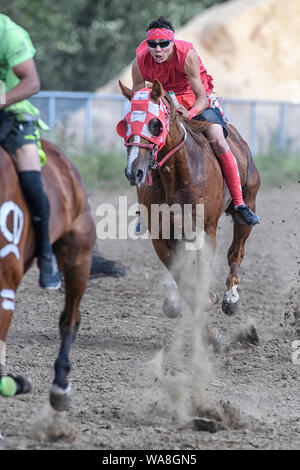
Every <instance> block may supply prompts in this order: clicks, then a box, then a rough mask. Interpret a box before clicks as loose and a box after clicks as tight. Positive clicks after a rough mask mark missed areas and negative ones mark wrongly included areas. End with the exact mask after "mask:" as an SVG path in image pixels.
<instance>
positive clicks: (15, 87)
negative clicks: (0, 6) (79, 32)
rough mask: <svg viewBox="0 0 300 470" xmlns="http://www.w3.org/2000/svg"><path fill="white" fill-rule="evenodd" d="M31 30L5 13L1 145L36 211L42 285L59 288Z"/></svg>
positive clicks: (0, 51) (0, 56) (0, 30)
mask: <svg viewBox="0 0 300 470" xmlns="http://www.w3.org/2000/svg"><path fill="white" fill-rule="evenodd" d="M34 55H35V48H34V46H33V44H32V41H31V39H30V36H29V34H28V33H27V32H26V31H25V30H24V29H23V28H22V27H21V26H19V25H17V24H16V23H14V22H13V21H12V20H11V19H10V18H9V17H8V16H6V15H2V14H0V80H1V82H0V85H1V86H0V90H1V88H2V90H3V89H4V92H3V91H2V93H1V91H0V145H1V146H2V147H3V148H4V149H5V150H6V151H7V152H8V153H9V154H10V155H11V157H12V158H13V160H14V162H15V165H16V169H17V172H18V176H19V181H20V186H21V188H22V191H23V194H24V197H25V199H26V202H27V204H28V207H29V209H30V213H31V219H32V224H33V227H34V231H35V238H36V255H37V258H38V266H39V268H40V280H39V281H40V285H41V287H43V288H46V289H58V288H59V287H60V284H61V280H60V275H59V270H58V266H57V260H56V257H55V255H54V253H53V251H52V247H51V244H50V240H49V216H50V206H49V201H48V197H47V195H46V193H45V191H44V189H43V184H42V179H41V167H42V165H43V164H44V163H45V157H46V156H45V154H44V152H43V150H42V148H41V144H40V136H39V129H38V127H41V126H42V127H43V123H42V121H41V119H40V118H39V110H38V109H37V108H35V107H34V106H33V105H32V104H31V103H30V102H29V101H28V100H27V99H28V98H29V97H30V96H32V95H33V94H35V93H37V92H38V91H39V90H40V80H39V76H38V73H37V70H36V66H35V62H34Z"/></svg>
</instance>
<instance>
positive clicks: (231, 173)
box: [218, 149, 260, 226]
mask: <svg viewBox="0 0 300 470" xmlns="http://www.w3.org/2000/svg"><path fill="white" fill-rule="evenodd" d="M218 160H219V162H220V165H221V168H222V172H223V175H224V178H225V181H226V183H227V186H228V189H229V191H230V194H231V197H232V202H233V205H234V209H235V211H236V212H237V213H238V214H239V215H240V216H241V217H242V219H243V221H244V222H245V223H246V224H247V225H249V226H253V225H255V224H259V223H260V218H259V217H258V215H256V214H255V213H254V212H252V211H251V209H250V208H249V207H248V206H247V205H246V204H245V202H244V199H243V194H242V188H241V180H240V174H239V169H238V166H237V162H236V159H235V157H234V155H233V153H232V152H231V150H230V149H229V150H228V151H227V152H226V153H224V154H223V155H220V156H218Z"/></svg>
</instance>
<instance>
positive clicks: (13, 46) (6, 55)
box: [0, 14, 39, 121]
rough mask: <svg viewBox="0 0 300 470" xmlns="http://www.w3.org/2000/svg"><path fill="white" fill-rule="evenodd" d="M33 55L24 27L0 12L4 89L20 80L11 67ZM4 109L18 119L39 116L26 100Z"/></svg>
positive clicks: (0, 66)
mask: <svg viewBox="0 0 300 470" xmlns="http://www.w3.org/2000/svg"><path fill="white" fill-rule="evenodd" d="M34 55H35V48H34V46H33V44H32V42H31V39H30V36H29V34H28V33H27V32H26V31H25V29H23V28H21V26H19V25H17V24H16V23H14V22H13V21H12V20H11V19H10V18H9V17H8V16H6V15H2V14H0V80H2V81H3V82H4V83H5V87H6V91H9V90H11V89H12V88H14V87H15V86H16V85H18V83H19V82H20V79H19V78H18V77H17V76H16V74H15V73H14V71H13V67H15V66H16V65H19V64H22V63H23V62H25V61H26V60H28V59H32V58H33V57H34ZM5 110H7V111H13V112H14V113H16V115H17V119H19V120H20V121H28V120H30V121H31V120H32V121H36V120H37V119H38V117H39V110H38V109H37V108H35V107H34V106H33V105H32V104H31V103H30V102H29V101H27V100H23V101H20V102H18V103H14V104H12V105H10V106H7V107H6V108H5Z"/></svg>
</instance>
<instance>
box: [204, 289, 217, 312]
mask: <svg viewBox="0 0 300 470" xmlns="http://www.w3.org/2000/svg"><path fill="white" fill-rule="evenodd" d="M219 300H220V296H219V294H218V292H214V293H212V294H209V301H208V303H207V305H206V308H205V311H206V312H208V311H209V310H211V309H212V308H213V307H214V306H215V305H216V304H217V303H218V302H219Z"/></svg>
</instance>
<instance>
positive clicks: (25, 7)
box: [0, 0, 228, 91]
mask: <svg viewBox="0 0 300 470" xmlns="http://www.w3.org/2000/svg"><path fill="white" fill-rule="evenodd" d="M2 1H3V0H2ZM224 1H228V0H184V2H183V1H182V0H173V1H172V2H166V1H165V0H151V1H149V0H72V2H70V1H69V0H61V1H60V2H59V3H56V2H53V1H52V2H49V0H30V1H28V0H11V1H10V2H6V3H5V5H3V6H1V7H0V12H1V13H4V14H6V15H8V16H10V17H11V18H12V19H13V20H14V21H15V22H16V23H18V24H20V25H21V26H23V27H24V28H25V29H26V30H27V31H28V32H29V33H30V35H31V38H32V40H33V43H34V45H35V47H36V49H37V54H36V63H37V67H38V71H39V75H40V78H41V83H42V88H43V89H48V90H50V89H56V90H75V91H80V90H84V91H93V90H95V88H97V87H99V86H101V85H104V84H105V83H106V82H107V81H108V80H110V79H111V78H112V77H113V76H115V75H116V74H118V72H120V71H121V70H122V69H123V68H124V67H125V66H126V65H128V63H129V62H130V61H131V60H133V58H134V56H135V49H136V47H137V45H138V44H139V43H140V42H141V41H142V40H143V39H144V38H145V30H146V27H147V26H148V24H149V23H150V22H151V21H152V20H154V19H156V18H157V17H159V16H164V17H165V18H166V19H168V20H170V21H171V22H172V23H173V25H174V27H175V29H176V28H179V27H180V26H182V25H183V24H185V23H186V22H187V21H188V20H189V19H190V18H192V17H193V16H194V15H195V14H198V13H200V12H201V11H203V10H204V9H205V8H207V7H209V6H212V5H214V4H217V3H222V2H224Z"/></svg>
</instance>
